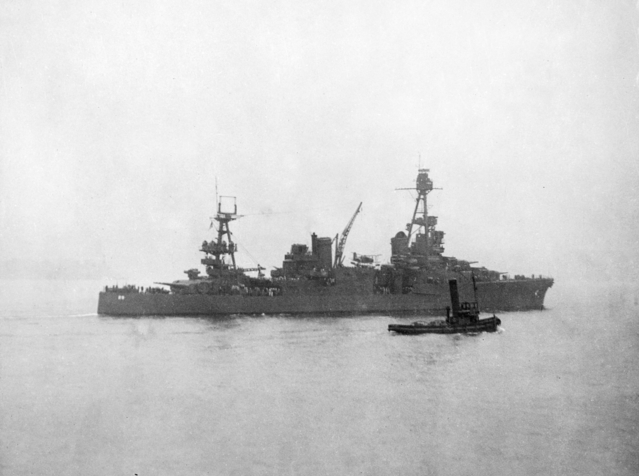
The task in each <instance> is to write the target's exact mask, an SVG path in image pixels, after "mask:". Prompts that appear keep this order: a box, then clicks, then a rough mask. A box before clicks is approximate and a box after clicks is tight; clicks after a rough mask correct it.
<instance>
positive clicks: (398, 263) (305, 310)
mask: <svg viewBox="0 0 639 476" xmlns="http://www.w3.org/2000/svg"><path fill="white" fill-rule="evenodd" d="M410 190H413V191H416V192H417V199H416V204H415V209H414V212H413V215H412V218H411V221H410V222H409V223H408V224H407V226H406V230H405V231H400V232H398V233H396V234H395V235H394V236H393V237H392V238H391V240H390V241H391V259H390V262H389V263H386V264H382V265H378V264H377V263H376V262H375V261H376V260H375V259H373V258H374V257H375V256H376V255H361V254H359V255H358V254H354V255H353V261H352V264H353V266H345V265H344V264H343V257H344V246H345V243H346V238H347V237H348V234H349V232H350V229H351V227H352V226H353V222H354V220H355V218H356V216H357V214H358V213H359V211H360V210H361V204H360V206H359V207H358V208H357V210H356V212H355V214H354V215H353V217H352V218H351V220H350V221H349V223H348V225H347V226H346V228H345V229H344V231H343V232H342V235H341V237H340V238H339V239H337V238H338V237H335V238H330V237H319V236H317V235H316V234H312V235H311V245H310V248H309V246H308V245H307V244H300V243H297V244H293V245H292V246H291V249H290V252H288V253H286V254H285V256H284V260H283V262H282V266H281V267H279V268H276V269H275V270H273V271H271V275H270V277H266V276H265V275H264V274H263V273H262V271H263V270H264V268H262V267H260V266H259V265H258V267H257V268H240V267H238V266H237V265H236V261H235V254H236V253H237V244H236V243H235V242H234V241H233V235H232V234H231V231H230V229H229V224H230V222H232V221H233V220H235V219H237V218H239V215H238V214H237V205H236V202H235V198H234V197H221V199H220V200H219V202H218V204H217V207H218V208H217V214H216V216H215V217H214V219H215V221H216V222H217V236H216V237H215V238H214V239H213V240H211V241H210V242H207V241H204V242H203V243H202V246H201V248H200V251H201V252H202V253H203V254H204V257H203V258H202V260H201V263H202V265H204V269H205V272H204V273H202V272H201V271H200V270H199V269H197V268H193V269H189V270H187V271H185V273H186V275H187V279H183V280H177V281H173V282H170V283H157V284H159V285H160V286H162V287H151V288H147V289H143V288H139V287H136V286H131V285H129V286H124V287H119V286H113V287H107V288H105V290H104V291H102V292H101V293H100V295H99V301H98V313H99V314H103V315H113V316H125V315H129V316H138V315H164V316H166V315H179V316H188V315H206V316H225V315H232V314H246V315H263V314H264V315H280V314H287V315H330V316H339V315H363V314H380V315H416V316H419V315H444V312H445V308H446V306H447V305H448V302H449V301H448V289H447V283H448V281H449V280H450V279H456V280H457V282H458V285H459V293H460V295H461V296H462V298H464V299H465V300H466V301H468V300H470V299H469V298H470V297H471V296H473V295H474V286H473V283H474V282H475V283H476V289H477V297H478V299H479V300H480V302H481V304H482V308H483V309H484V310H487V311H491V312H494V311H514V310H532V309H543V304H544V297H545V295H546V291H547V290H548V289H549V288H550V287H551V286H552V285H553V279H552V278H546V277H541V276H537V277H534V276H533V277H530V278H528V277H524V276H516V277H515V279H510V278H508V277H507V275H505V273H500V272H498V271H491V270H489V269H486V268H483V267H473V266H471V264H472V263H471V262H469V261H463V260H458V259H456V258H453V257H449V256H444V254H443V253H444V246H443V244H444V232H443V231H440V230H437V228H436V227H437V217H434V216H429V215H428V208H427V197H428V194H429V193H430V192H431V191H432V190H433V182H432V180H431V179H430V177H429V171H428V170H427V169H421V170H419V172H418V175H417V181H416V185H415V187H412V188H410ZM222 198H224V199H225V201H223V200H222ZM231 200H232V201H231ZM223 203H224V205H223ZM333 244H335V245H336V246H335V254H334V256H333ZM256 271H257V276H256V277H254V276H250V275H249V274H248V273H249V272H256Z"/></svg>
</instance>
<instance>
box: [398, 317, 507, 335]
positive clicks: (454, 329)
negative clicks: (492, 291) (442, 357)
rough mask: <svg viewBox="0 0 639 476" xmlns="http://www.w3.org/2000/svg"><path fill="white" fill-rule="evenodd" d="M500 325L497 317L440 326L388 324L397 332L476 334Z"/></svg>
mask: <svg viewBox="0 0 639 476" xmlns="http://www.w3.org/2000/svg"><path fill="white" fill-rule="evenodd" d="M499 325H501V320H500V319H499V318H498V317H489V318H487V319H480V320H479V321H477V322H475V323H472V324H467V325H458V326H455V325H442V326H432V325H431V326H429V325H427V324H419V323H414V324H410V325H403V324H389V325H388V330H389V332H396V333H398V334H408V335H416V334H477V333H479V332H496V331H497V328H498V327H499Z"/></svg>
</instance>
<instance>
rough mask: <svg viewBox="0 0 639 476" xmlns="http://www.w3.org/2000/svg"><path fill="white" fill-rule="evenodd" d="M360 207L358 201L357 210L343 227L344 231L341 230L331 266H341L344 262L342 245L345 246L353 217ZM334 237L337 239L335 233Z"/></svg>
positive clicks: (360, 204) (360, 203)
mask: <svg viewBox="0 0 639 476" xmlns="http://www.w3.org/2000/svg"><path fill="white" fill-rule="evenodd" d="M361 209H362V202H359V206H358V207H357V210H355V213H354V214H353V216H352V217H351V219H350V221H349V222H348V225H346V228H344V231H343V232H342V236H341V238H340V239H339V243H338V244H337V248H336V249H335V262H334V264H333V268H337V267H341V266H342V263H343V262H344V247H345V246H346V239H347V238H348V234H349V232H350V231H351V228H352V226H353V222H354V221H355V217H357V214H358V213H359V212H360V210H361ZM335 239H337V235H336V236H335Z"/></svg>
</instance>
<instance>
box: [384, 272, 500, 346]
mask: <svg viewBox="0 0 639 476" xmlns="http://www.w3.org/2000/svg"><path fill="white" fill-rule="evenodd" d="M449 288H450V300H451V304H452V314H451V308H450V307H448V308H446V320H442V319H438V320H434V321H430V322H413V323H412V324H410V325H405V324H389V325H388V330H389V332H395V333H397V334H409V335H415V334H477V333H480V332H496V331H497V329H498V327H499V326H500V325H501V319H499V318H498V317H497V316H495V315H494V314H493V316H492V317H488V318H486V319H480V318H479V304H478V302H477V301H476V300H475V301H474V302H462V303H461V304H460V302H459V292H458V289H457V280H456V279H451V280H450V281H449Z"/></svg>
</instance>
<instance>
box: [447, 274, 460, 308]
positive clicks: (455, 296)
mask: <svg viewBox="0 0 639 476" xmlns="http://www.w3.org/2000/svg"><path fill="white" fill-rule="evenodd" d="M448 286H449V288H450V301H451V303H452V305H453V317H457V316H458V315H459V292H458V291H457V280H456V279H449V280H448Z"/></svg>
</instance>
